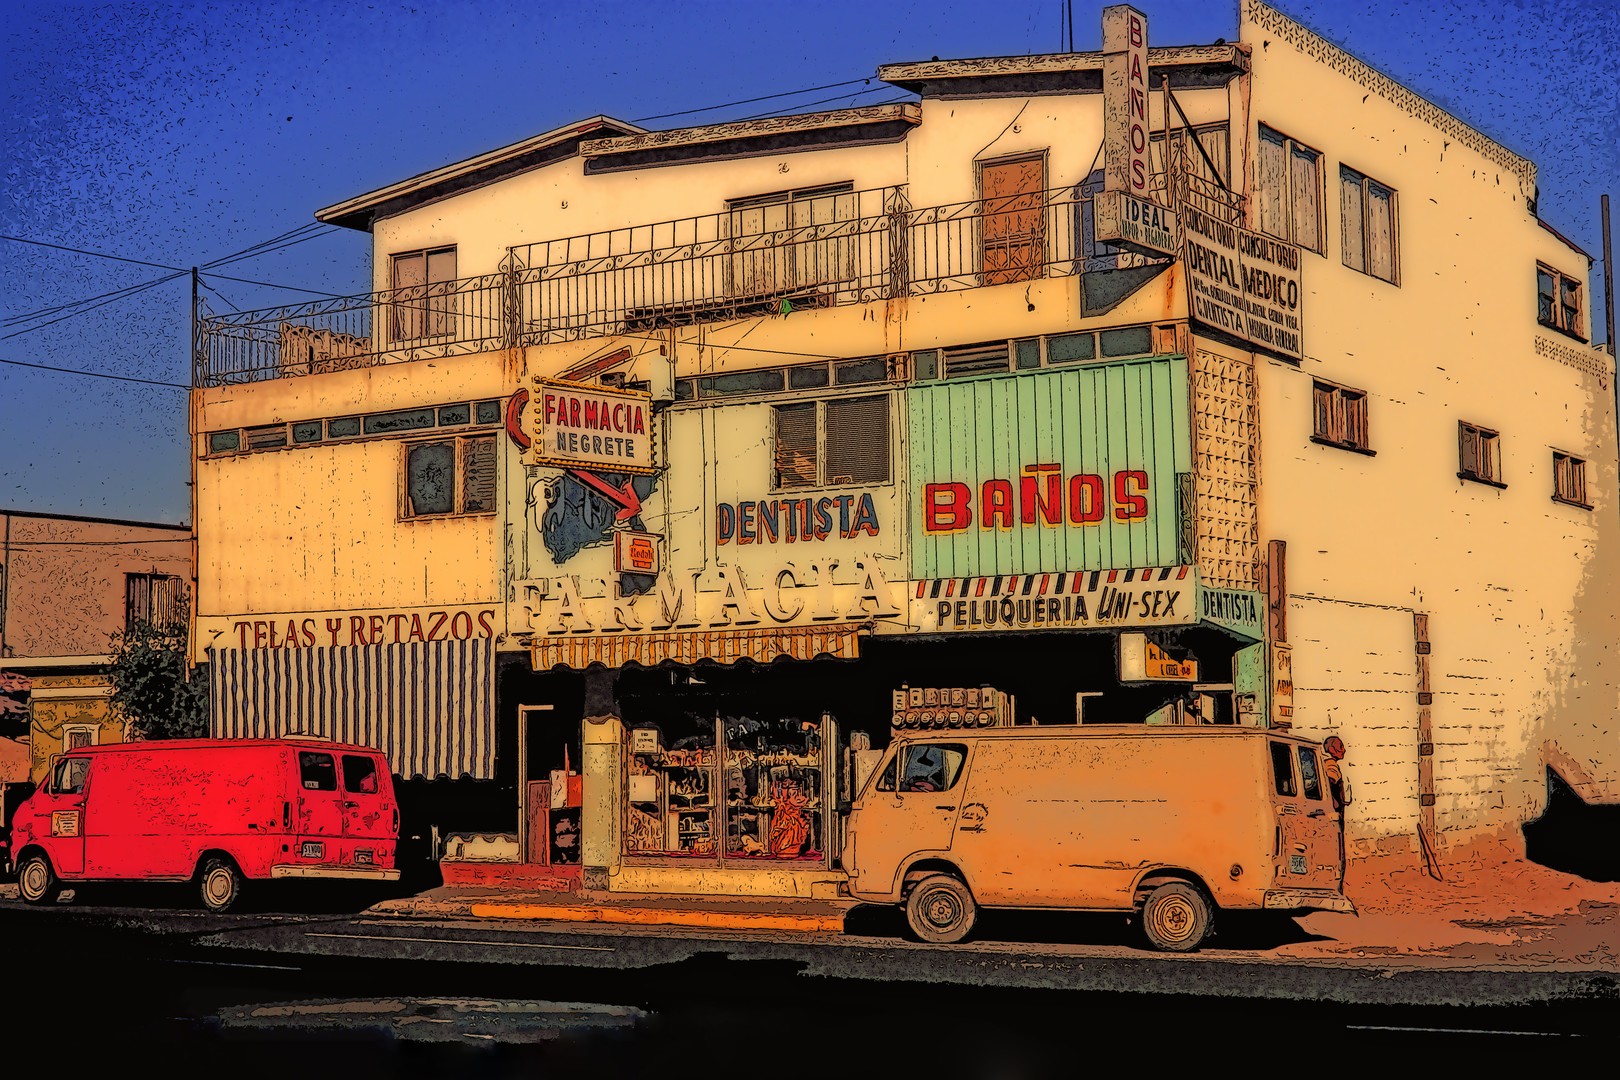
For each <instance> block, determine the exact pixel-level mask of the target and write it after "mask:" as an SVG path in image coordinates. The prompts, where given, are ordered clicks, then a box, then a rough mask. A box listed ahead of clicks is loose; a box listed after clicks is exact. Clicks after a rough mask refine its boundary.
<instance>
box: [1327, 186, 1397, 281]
mask: <svg viewBox="0 0 1620 1080" xmlns="http://www.w3.org/2000/svg"><path fill="white" fill-rule="evenodd" d="M1339 237H1340V240H1341V241H1342V243H1343V245H1344V265H1346V266H1348V267H1349V268H1350V269H1352V270H1359V271H1361V272H1362V273H1363V274H1368V275H1370V276H1372V277H1375V278H1378V279H1379V280H1381V281H1387V282H1389V283H1390V284H1391V285H1399V284H1400V280H1399V276H1398V262H1399V259H1398V258H1397V254H1396V252H1397V248H1396V243H1397V236H1396V229H1395V191H1394V189H1393V188H1388V187H1385V186H1384V185H1383V184H1380V183H1379V182H1378V181H1376V180H1373V179H1370V178H1368V177H1366V176H1363V175H1362V174H1361V173H1358V172H1356V170H1354V169H1350V168H1346V167H1344V166H1342V165H1341V166H1339Z"/></svg>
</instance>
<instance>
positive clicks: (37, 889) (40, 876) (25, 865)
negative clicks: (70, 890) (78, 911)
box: [17, 854, 62, 904]
mask: <svg viewBox="0 0 1620 1080" xmlns="http://www.w3.org/2000/svg"><path fill="white" fill-rule="evenodd" d="M17 893H18V895H20V896H21V897H22V898H23V900H24V902H26V903H29V904H54V903H55V902H56V898H57V897H58V896H61V895H62V883H61V882H60V881H59V880H57V877H56V871H54V870H52V869H51V861H50V860H49V859H47V858H46V857H45V856H43V855H39V854H33V855H28V856H26V857H25V858H24V859H23V861H22V865H20V866H18V867H17Z"/></svg>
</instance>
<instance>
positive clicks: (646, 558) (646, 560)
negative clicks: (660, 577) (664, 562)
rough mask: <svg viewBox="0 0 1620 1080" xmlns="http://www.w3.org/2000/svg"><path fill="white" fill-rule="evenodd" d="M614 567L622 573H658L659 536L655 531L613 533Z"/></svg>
mask: <svg viewBox="0 0 1620 1080" xmlns="http://www.w3.org/2000/svg"><path fill="white" fill-rule="evenodd" d="M613 569H614V572H615V573H620V574H656V573H658V537H657V535H656V534H654V533H644V532H630V531H627V530H624V531H620V532H616V533H614V534H613Z"/></svg>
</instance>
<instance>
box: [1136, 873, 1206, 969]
mask: <svg viewBox="0 0 1620 1080" xmlns="http://www.w3.org/2000/svg"><path fill="white" fill-rule="evenodd" d="M1212 917H1213V911H1212V909H1211V905H1210V902H1209V899H1208V898H1207V897H1206V896H1205V895H1204V894H1203V892H1202V891H1200V890H1199V889H1198V888H1196V887H1195V886H1193V885H1189V884H1187V883H1186V882H1185V881H1171V882H1166V883H1165V884H1163V885H1160V886H1159V887H1158V888H1157V889H1154V890H1153V891H1152V892H1150V893H1148V895H1147V900H1145V901H1144V902H1143V904H1142V933H1143V934H1145V935H1146V936H1147V940H1148V944H1149V945H1152V946H1153V947H1154V948H1155V949H1160V950H1163V951H1165V952H1191V951H1193V950H1194V949H1196V948H1198V946H1199V945H1201V944H1202V943H1203V941H1204V939H1205V938H1206V937H1208V936H1209V926H1210V922H1211V919H1212Z"/></svg>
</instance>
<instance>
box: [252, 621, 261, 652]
mask: <svg viewBox="0 0 1620 1080" xmlns="http://www.w3.org/2000/svg"><path fill="white" fill-rule="evenodd" d="M253 647H254V648H255V649H262V648H264V623H262V622H254V624H253Z"/></svg>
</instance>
